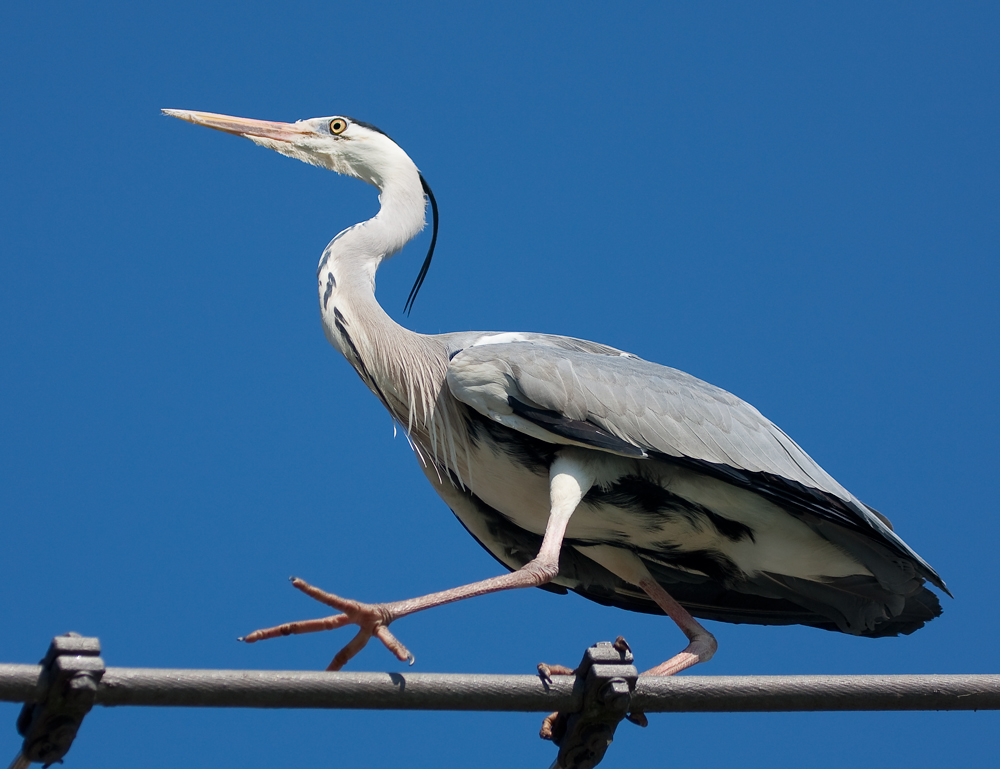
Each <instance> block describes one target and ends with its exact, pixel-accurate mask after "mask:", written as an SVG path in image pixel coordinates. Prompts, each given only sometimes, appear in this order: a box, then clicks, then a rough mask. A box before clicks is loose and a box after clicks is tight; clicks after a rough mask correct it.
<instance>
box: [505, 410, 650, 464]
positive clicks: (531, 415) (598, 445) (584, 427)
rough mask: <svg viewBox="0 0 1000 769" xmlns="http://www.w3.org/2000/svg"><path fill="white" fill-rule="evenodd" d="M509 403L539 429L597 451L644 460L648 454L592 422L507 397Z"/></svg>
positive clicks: (515, 411) (517, 412) (516, 411)
mask: <svg viewBox="0 0 1000 769" xmlns="http://www.w3.org/2000/svg"><path fill="white" fill-rule="evenodd" d="M507 403H508V404H510V407H511V408H512V409H513V410H514V413H515V414H517V415H518V416H519V417H524V418H525V419H527V420H530V421H531V422H534V423H535V424H536V425H538V426H539V427H544V428H545V429H546V430H548V431H549V432H551V433H555V434H556V435H561V436H562V437H563V438H569V439H570V440H572V441H576V442H577V443H582V444H584V445H586V446H593V447H594V448H595V449H601V450H603V451H612V452H614V453H615V454H621V455H623V456H626V457H637V458H640V459H641V458H643V457H645V456H646V452H645V451H643V450H642V449H640V448H639V447H638V446H634V445H633V444H631V443H629V442H628V441H623V440H622V439H621V438H618V437H616V436H614V435H611V434H610V433H606V432H604V430H602V429H601V428H600V427H598V426H597V425H595V424H592V423H591V422H582V421H580V420H579V419H569V418H568V417H564V416H563V415H562V414H560V413H559V412H558V411H551V410H550V409H539V408H535V407H534V406H529V405H528V404H527V403H522V402H521V401H519V400H518V399H517V398H514V397H513V396H508V397H507Z"/></svg>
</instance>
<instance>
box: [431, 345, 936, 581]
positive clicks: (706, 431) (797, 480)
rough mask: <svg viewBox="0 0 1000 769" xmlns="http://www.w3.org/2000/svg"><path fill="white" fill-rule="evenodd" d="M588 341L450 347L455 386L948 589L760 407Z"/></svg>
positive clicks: (555, 436) (536, 431)
mask: <svg viewBox="0 0 1000 769" xmlns="http://www.w3.org/2000/svg"><path fill="white" fill-rule="evenodd" d="M463 341H464V340H463ZM586 344H588V343H585V342H582V341H580V340H571V339H564V338H562V337H545V336H542V335H538V336H533V337H532V338H530V339H525V340H524V341H513V342H507V343H499V344H482V345H474V346H470V347H465V348H464V349H461V351H459V352H457V353H454V354H453V357H452V361H451V365H450V367H449V370H448V377H447V381H448V386H449V387H450V389H451V392H452V394H453V395H454V396H455V397H456V398H457V399H458V400H460V401H462V402H463V403H466V404H467V405H469V406H471V407H472V408H474V409H475V410H476V411H478V412H479V413H481V414H483V415H484V416H486V417H488V418H490V419H493V420H495V421H497V422H500V423H501V424H504V425H506V426H508V427H510V428H512V429H515V430H518V431H520V432H523V433H525V434H528V435H532V436H533V437H536V438H540V439H542V440H546V441H549V442H552V443H564V444H572V445H582V446H587V447H590V448H595V449H598V450H602V451H608V452H611V453H615V454H620V455H623V456H634V457H646V456H649V455H660V456H661V457H665V458H672V459H673V460H674V461H676V462H678V463H681V464H685V465H687V466H691V467H693V468H694V469H697V470H698V471H700V472H704V473H706V474H709V475H713V476H715V477H718V478H720V479H722V480H725V481H727V482H731V483H735V484H737V485H741V486H744V487H746V488H749V489H751V490H753V491H755V492H757V493H759V494H762V495H763V496H765V497H767V498H769V499H771V500H772V501H774V502H776V503H777V504H779V505H780V506H782V507H784V508H785V509H789V511H790V512H793V513H794V514H798V515H802V516H807V515H808V516H810V517H811V518H812V519H814V520H815V524H814V525H816V527H817V528H821V529H824V530H825V532H824V533H825V535H826V536H828V538H830V539H831V540H832V541H835V542H836V541H838V540H842V539H843V538H844V537H847V536H850V537H851V539H852V541H853V540H854V539H857V536H858V535H860V536H861V538H862V539H869V538H874V539H876V540H878V541H879V543H880V544H882V545H889V546H890V548H891V549H893V550H895V551H896V552H897V553H898V554H899V555H900V556H903V558H904V559H906V560H911V561H913V562H915V564H916V565H917V567H918V569H919V571H921V572H922V573H924V575H925V576H927V577H928V578H929V579H931V581H933V582H934V583H935V584H938V585H939V586H942V587H943V583H942V582H941V580H940V577H938V576H937V574H936V573H935V572H934V571H933V569H931V567H930V566H929V565H928V564H927V563H926V562H925V561H923V559H922V558H920V556H919V555H917V554H916V553H915V552H914V551H913V550H912V549H911V548H910V547H909V546H908V545H906V543H904V542H903V541H902V540H901V539H900V538H899V537H897V536H896V535H895V534H894V533H893V532H892V529H891V527H890V526H889V525H888V522H887V521H885V519H884V518H883V517H882V516H880V515H877V514H876V513H875V512H874V511H873V510H871V509H870V508H868V507H867V506H865V505H864V504H863V503H861V502H860V501H859V500H858V499H857V498H855V497H854V496H853V495H852V494H851V493H850V492H849V491H847V490H846V489H845V488H844V487H843V486H841V485H840V484H839V483H837V481H835V480H834V479H833V478H832V477H831V476H830V475H829V474H828V473H827V472H826V471H824V470H823V469H822V468H821V467H820V466H819V465H818V464H817V463H816V462H815V461H814V460H813V459H812V458H811V457H810V456H809V455H808V454H806V453H805V452H804V451H803V450H802V449H801V448H800V447H799V446H798V444H796V443H795V441H793V440H792V439H791V438H789V437H788V436H787V435H786V434H785V433H784V431H782V430H781V429H780V428H779V427H777V426H776V425H775V424H773V423H772V422H771V421H770V420H768V419H767V418H765V417H764V416H763V415H762V414H761V413H760V412H759V411H757V409H755V408H754V407H753V406H751V405H750V404H748V403H746V402H744V401H742V400H740V399H739V398H737V397H736V396H735V395H732V394H731V393H728V392H726V391H725V390H722V389H720V388H718V387H715V386H713V385H710V384H708V383H707V382H703V381H701V380H700V379H697V378H695V377H693V376H691V375H689V374H685V373H684V372H682V371H678V370H676V369H672V368H669V367H666V366H660V365H658V364H655V363H650V362H648V361H645V360H642V359H640V358H637V357H635V356H633V355H629V354H627V353H622V352H620V351H617V350H614V349H613V348H608V347H603V346H600V345H594V346H593V351H588V350H587V348H586V346H585V345H586ZM831 524H832V527H831ZM843 544H845V545H846V544H847V543H846V542H844V543H843ZM855 546H857V545H855ZM852 549H853V548H852Z"/></svg>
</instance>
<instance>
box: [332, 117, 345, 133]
mask: <svg viewBox="0 0 1000 769" xmlns="http://www.w3.org/2000/svg"><path fill="white" fill-rule="evenodd" d="M346 130H347V121H346V120H344V118H342V117H335V118H334V119H333V120H331V121H330V133H332V134H335V135H336V134H342V133H344V131H346Z"/></svg>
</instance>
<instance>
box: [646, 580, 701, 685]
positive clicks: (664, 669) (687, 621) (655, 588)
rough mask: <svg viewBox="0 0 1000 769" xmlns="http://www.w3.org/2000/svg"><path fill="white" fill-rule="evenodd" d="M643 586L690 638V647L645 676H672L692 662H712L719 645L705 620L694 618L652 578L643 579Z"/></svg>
mask: <svg viewBox="0 0 1000 769" xmlns="http://www.w3.org/2000/svg"><path fill="white" fill-rule="evenodd" d="M639 587H641V588H642V589H643V590H644V591H645V593H646V595H648V596H649V597H650V598H652V599H653V600H654V601H656V605H657V606H659V607H660V608H661V609H663V611H665V612H666V613H667V616H668V617H670V619H672V620H673V621H674V622H676V623H677V627H679V628H680V629H681V632H683V633H684V635H686V636H687V637H688V641H690V643H689V644H688V646H687V648H686V649H684V651H682V652H681V653H680V654H675V655H674V656H673V657H671V658H670V659H668V660H667V661H666V662H663V663H661V664H659V665H657V666H656V667H655V668H650V669H649V670H647V671H646V672H645V673H642V674H641V675H644V676H672V675H674V674H675V673H680V672H681V671H682V670H686V669H687V668H689V667H691V666H692V665H697V664H698V663H699V662H708V661H709V660H710V659H712V657H713V655H714V654H715V651H716V649H718V648H719V644H718V642H717V641H716V640H715V636H713V635H712V634H711V633H709V632H708V631H707V630H705V628H704V627H702V626H701V623H699V622H698V620H696V619H695V618H694V617H692V616H691V614H690V612H688V610H687V609H685V608H684V607H683V606H681V605H680V604H679V603H677V601H675V600H674V599H673V598H672V597H671V596H670V594H669V593H668V592H667V591H666V590H664V589H663V588H662V587H661V586H660V583H658V582H656V581H655V580H654V579H653V578H652V577H648V578H645V579H641V580H639Z"/></svg>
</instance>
